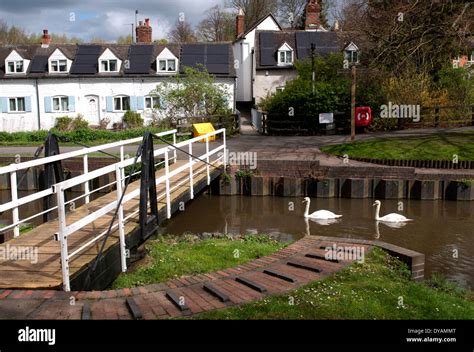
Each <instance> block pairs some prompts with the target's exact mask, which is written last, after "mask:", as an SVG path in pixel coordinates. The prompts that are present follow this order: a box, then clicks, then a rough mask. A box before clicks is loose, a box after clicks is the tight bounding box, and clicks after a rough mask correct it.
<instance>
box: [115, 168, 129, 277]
mask: <svg viewBox="0 0 474 352" xmlns="http://www.w3.org/2000/svg"><path fill="white" fill-rule="evenodd" d="M121 165H122V163H120V164H115V178H116V180H117V205H119V202H120V200H121V199H122V193H123V188H122V182H123V180H122V167H121ZM123 219H124V217H123V204H120V205H119V208H118V228H119V237H120V258H121V260H122V272H123V273H125V272H126V271H127V247H126V243H125V223H124V220H123Z"/></svg>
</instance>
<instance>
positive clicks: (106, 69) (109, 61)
mask: <svg viewBox="0 0 474 352" xmlns="http://www.w3.org/2000/svg"><path fill="white" fill-rule="evenodd" d="M112 61H115V70H114V71H112V70H111V69H110V63H111V62H112ZM104 63H106V65H105V68H104V66H103V64H104ZM100 67H101V72H118V70H119V62H118V60H117V59H102V60H100Z"/></svg>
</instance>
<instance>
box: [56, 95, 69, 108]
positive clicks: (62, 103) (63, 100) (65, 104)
mask: <svg viewBox="0 0 474 352" xmlns="http://www.w3.org/2000/svg"><path fill="white" fill-rule="evenodd" d="M53 111H55V112H66V111H69V99H68V97H53Z"/></svg>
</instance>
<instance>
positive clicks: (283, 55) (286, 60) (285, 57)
mask: <svg viewBox="0 0 474 352" xmlns="http://www.w3.org/2000/svg"><path fill="white" fill-rule="evenodd" d="M279 55H280V60H279V63H280V65H291V64H292V63H293V52H292V51H291V50H285V51H280V52H279Z"/></svg>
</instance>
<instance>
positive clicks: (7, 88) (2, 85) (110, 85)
mask: <svg viewBox="0 0 474 352" xmlns="http://www.w3.org/2000/svg"><path fill="white" fill-rule="evenodd" d="M165 80H166V78H164V77H150V78H148V77H145V78H121V77H117V78H106V77H93V78H67V77H65V78H56V79H42V80H41V79H40V80H38V96H39V99H38V100H39V101H37V98H36V97H37V95H36V86H35V85H36V81H35V80H34V79H11V80H2V81H0V131H8V132H16V131H34V130H38V129H42V130H48V129H50V128H52V127H54V125H55V121H56V118H58V117H61V116H70V117H75V116H77V115H78V114H82V115H84V118H85V119H87V120H88V121H89V123H90V124H92V125H98V124H99V123H100V120H101V119H104V118H107V119H110V125H109V127H110V126H112V124H113V123H115V122H121V121H122V117H123V115H124V112H115V111H111V108H110V107H111V106H110V102H111V101H112V102H113V99H111V98H110V97H114V96H117V95H126V96H130V97H131V100H132V99H133V100H134V103H132V101H131V110H133V111H138V112H140V113H142V116H143V117H144V118H145V123H149V122H151V117H152V113H151V111H150V110H146V109H145V108H144V106H143V97H145V96H147V95H149V94H150V92H151V91H153V90H154V89H155V88H156V86H157V85H159V84H160V83H162V82H164V81H165ZM216 83H217V84H220V85H222V87H224V89H225V91H226V93H227V94H228V96H229V108H230V109H232V110H234V109H235V80H234V79H233V78H217V79H216ZM55 96H66V97H69V99H70V100H69V101H70V111H68V112H47V111H49V109H50V107H49V108H48V106H47V105H48V103H47V100H49V98H50V97H55ZM10 97H25V99H26V100H28V104H27V106H28V107H29V110H30V111H27V112H21V113H11V112H8V109H5V108H4V107H3V105H5V104H8V98H10ZM86 97H91V98H94V97H95V98H96V99H97V102H98V106H97V115H96V116H93V114H91V113H90V110H91V105H90V102H89V101H90V99H88V98H86ZM133 97H136V98H133ZM140 100H141V102H139V101H140ZM38 103H39V114H38V109H37V106H38ZM72 106H74V107H72ZM158 113H159V117H164V116H166V111H164V110H161V111H158ZM38 120H40V124H39V123H38Z"/></svg>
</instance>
